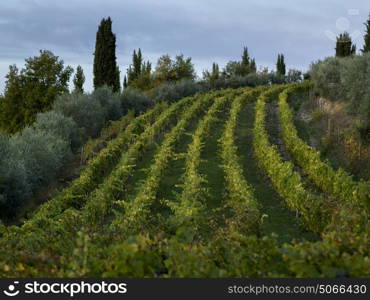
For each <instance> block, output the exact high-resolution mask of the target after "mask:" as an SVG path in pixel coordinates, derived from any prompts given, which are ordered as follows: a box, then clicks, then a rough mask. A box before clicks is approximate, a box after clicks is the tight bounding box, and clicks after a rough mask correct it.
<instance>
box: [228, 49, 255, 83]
mask: <svg viewBox="0 0 370 300" xmlns="http://www.w3.org/2000/svg"><path fill="white" fill-rule="evenodd" d="M256 71H257V66H256V60H255V59H254V58H253V59H251V58H250V56H249V53H248V48H247V47H244V49H243V54H242V59H241V61H229V62H228V63H227V65H226V67H225V68H224V70H223V72H222V73H223V75H224V76H226V77H232V76H246V75H248V74H250V73H256Z"/></svg>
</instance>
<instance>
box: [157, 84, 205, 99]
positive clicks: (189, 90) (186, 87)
mask: <svg viewBox="0 0 370 300" xmlns="http://www.w3.org/2000/svg"><path fill="white" fill-rule="evenodd" d="M205 90H208V89H207V88H205V87H203V86H202V85H201V84H199V83H197V82H194V81H192V80H183V81H178V82H175V83H171V82H168V83H164V84H161V85H159V86H157V87H155V88H154V89H153V90H152V91H151V97H152V99H153V101H154V102H160V101H168V102H176V101H178V100H180V99H182V98H185V97H188V96H192V95H194V94H196V93H198V92H202V91H205Z"/></svg>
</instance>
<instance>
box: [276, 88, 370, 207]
mask: <svg viewBox="0 0 370 300" xmlns="http://www.w3.org/2000/svg"><path fill="white" fill-rule="evenodd" d="M309 87H310V84H309V83H304V84H300V85H293V86H291V87H289V88H287V89H285V90H284V91H283V92H282V93H281V94H280V96H279V111H280V114H279V118H280V124H281V128H282V136H283V139H284V143H285V145H286V148H287V149H288V151H289V152H290V153H291V154H292V156H293V158H294V160H296V161H297V163H298V164H299V165H300V166H301V167H302V168H303V170H304V172H305V173H306V174H307V175H308V176H309V178H310V179H311V180H312V181H313V182H314V183H315V184H316V185H317V186H318V187H320V188H321V189H322V190H323V191H324V192H326V193H329V194H332V195H334V196H336V197H338V198H339V199H342V200H343V201H350V202H352V203H353V204H354V205H363V206H365V207H367V208H368V209H370V182H364V181H360V182H356V181H355V180H353V178H352V176H351V175H350V174H348V173H346V172H345V171H344V170H342V169H339V170H337V171H336V170H334V169H333V168H332V167H331V166H330V165H329V163H328V162H325V161H322V160H321V158H320V152H319V151H317V150H316V149H314V148H312V147H311V146H309V145H307V144H306V143H305V142H304V141H303V140H302V139H300V138H299V137H298V133H297V130H296V128H295V126H294V122H293V115H292V111H291V110H290V108H289V104H288V102H287V100H288V97H289V96H290V95H291V94H292V93H297V92H301V91H304V90H307V89H308V88H309Z"/></svg>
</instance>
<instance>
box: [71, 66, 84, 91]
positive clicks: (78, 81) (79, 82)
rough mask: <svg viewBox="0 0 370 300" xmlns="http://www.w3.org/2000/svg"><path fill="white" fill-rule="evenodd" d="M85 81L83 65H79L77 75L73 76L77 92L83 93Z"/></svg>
mask: <svg viewBox="0 0 370 300" xmlns="http://www.w3.org/2000/svg"><path fill="white" fill-rule="evenodd" d="M84 83H85V75H84V71H83V69H82V67H81V66H77V69H76V74H75V77H74V78H73V84H74V91H75V92H76V93H83V92H84V88H83V85H84Z"/></svg>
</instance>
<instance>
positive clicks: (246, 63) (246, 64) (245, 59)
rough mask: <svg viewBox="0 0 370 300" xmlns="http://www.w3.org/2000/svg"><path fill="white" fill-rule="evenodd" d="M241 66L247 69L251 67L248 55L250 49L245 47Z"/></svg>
mask: <svg viewBox="0 0 370 300" xmlns="http://www.w3.org/2000/svg"><path fill="white" fill-rule="evenodd" d="M241 65H242V66H243V67H245V68H248V67H249V65H250V57H249V53H248V47H244V49H243V54H242V61H241Z"/></svg>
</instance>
